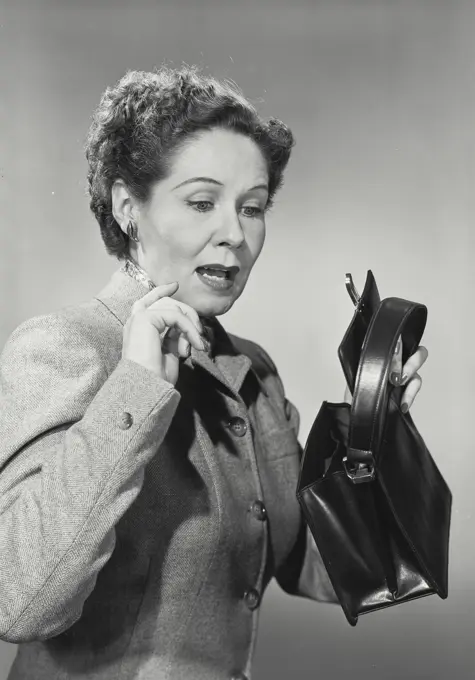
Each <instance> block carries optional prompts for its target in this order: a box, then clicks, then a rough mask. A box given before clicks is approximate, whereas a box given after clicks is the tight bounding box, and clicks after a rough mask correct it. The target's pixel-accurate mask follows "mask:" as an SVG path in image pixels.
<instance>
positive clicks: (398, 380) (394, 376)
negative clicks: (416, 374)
mask: <svg viewBox="0 0 475 680" xmlns="http://www.w3.org/2000/svg"><path fill="white" fill-rule="evenodd" d="M389 380H390V381H391V382H392V384H393V385H396V387H397V386H398V385H400V384H401V378H400V377H399V374H398V373H396V371H393V373H391V376H390V378H389Z"/></svg>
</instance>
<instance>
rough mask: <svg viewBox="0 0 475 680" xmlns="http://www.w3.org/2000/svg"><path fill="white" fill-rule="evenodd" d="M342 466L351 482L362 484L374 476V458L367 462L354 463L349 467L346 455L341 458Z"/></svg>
mask: <svg viewBox="0 0 475 680" xmlns="http://www.w3.org/2000/svg"><path fill="white" fill-rule="evenodd" d="M342 462H343V467H344V468H345V472H346V476H347V477H348V478H349V479H350V480H351V481H352V482H353V484H364V483H365V482H372V481H373V480H374V479H375V477H376V471H375V468H374V460H371V462H367V463H356V465H353V467H351V468H350V465H349V462H348V457H347V456H345V457H344V458H343V461H342Z"/></svg>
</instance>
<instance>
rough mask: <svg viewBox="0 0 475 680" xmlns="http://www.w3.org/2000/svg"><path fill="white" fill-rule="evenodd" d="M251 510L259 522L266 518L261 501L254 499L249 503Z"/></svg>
mask: <svg viewBox="0 0 475 680" xmlns="http://www.w3.org/2000/svg"><path fill="white" fill-rule="evenodd" d="M251 511H252V512H253V514H254V515H255V517H257V519H259V520H260V521H261V522H264V521H265V520H266V519H267V509H266V506H265V505H264V503H263V502H262V501H254V503H252V505H251Z"/></svg>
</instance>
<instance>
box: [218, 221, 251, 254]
mask: <svg viewBox="0 0 475 680" xmlns="http://www.w3.org/2000/svg"><path fill="white" fill-rule="evenodd" d="M216 240H217V241H218V244H219V245H227V246H229V247H230V248H239V247H240V246H242V244H243V243H244V241H245V236H244V231H243V228H242V226H241V222H240V221H239V215H237V214H236V212H234V213H233V214H228V215H226V217H225V218H224V219H223V222H222V224H221V227H220V228H219V230H218V232H217V234H216Z"/></svg>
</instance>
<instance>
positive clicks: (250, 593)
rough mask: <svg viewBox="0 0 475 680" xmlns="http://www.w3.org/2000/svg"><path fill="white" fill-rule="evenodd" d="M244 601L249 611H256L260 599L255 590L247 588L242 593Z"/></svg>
mask: <svg viewBox="0 0 475 680" xmlns="http://www.w3.org/2000/svg"><path fill="white" fill-rule="evenodd" d="M244 601H245V602H246V604H247V606H248V607H249V609H256V607H258V606H259V603H260V601H261V597H260V595H259V593H258V592H257V590H256V589H255V588H249V590H246V592H245V593H244Z"/></svg>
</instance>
